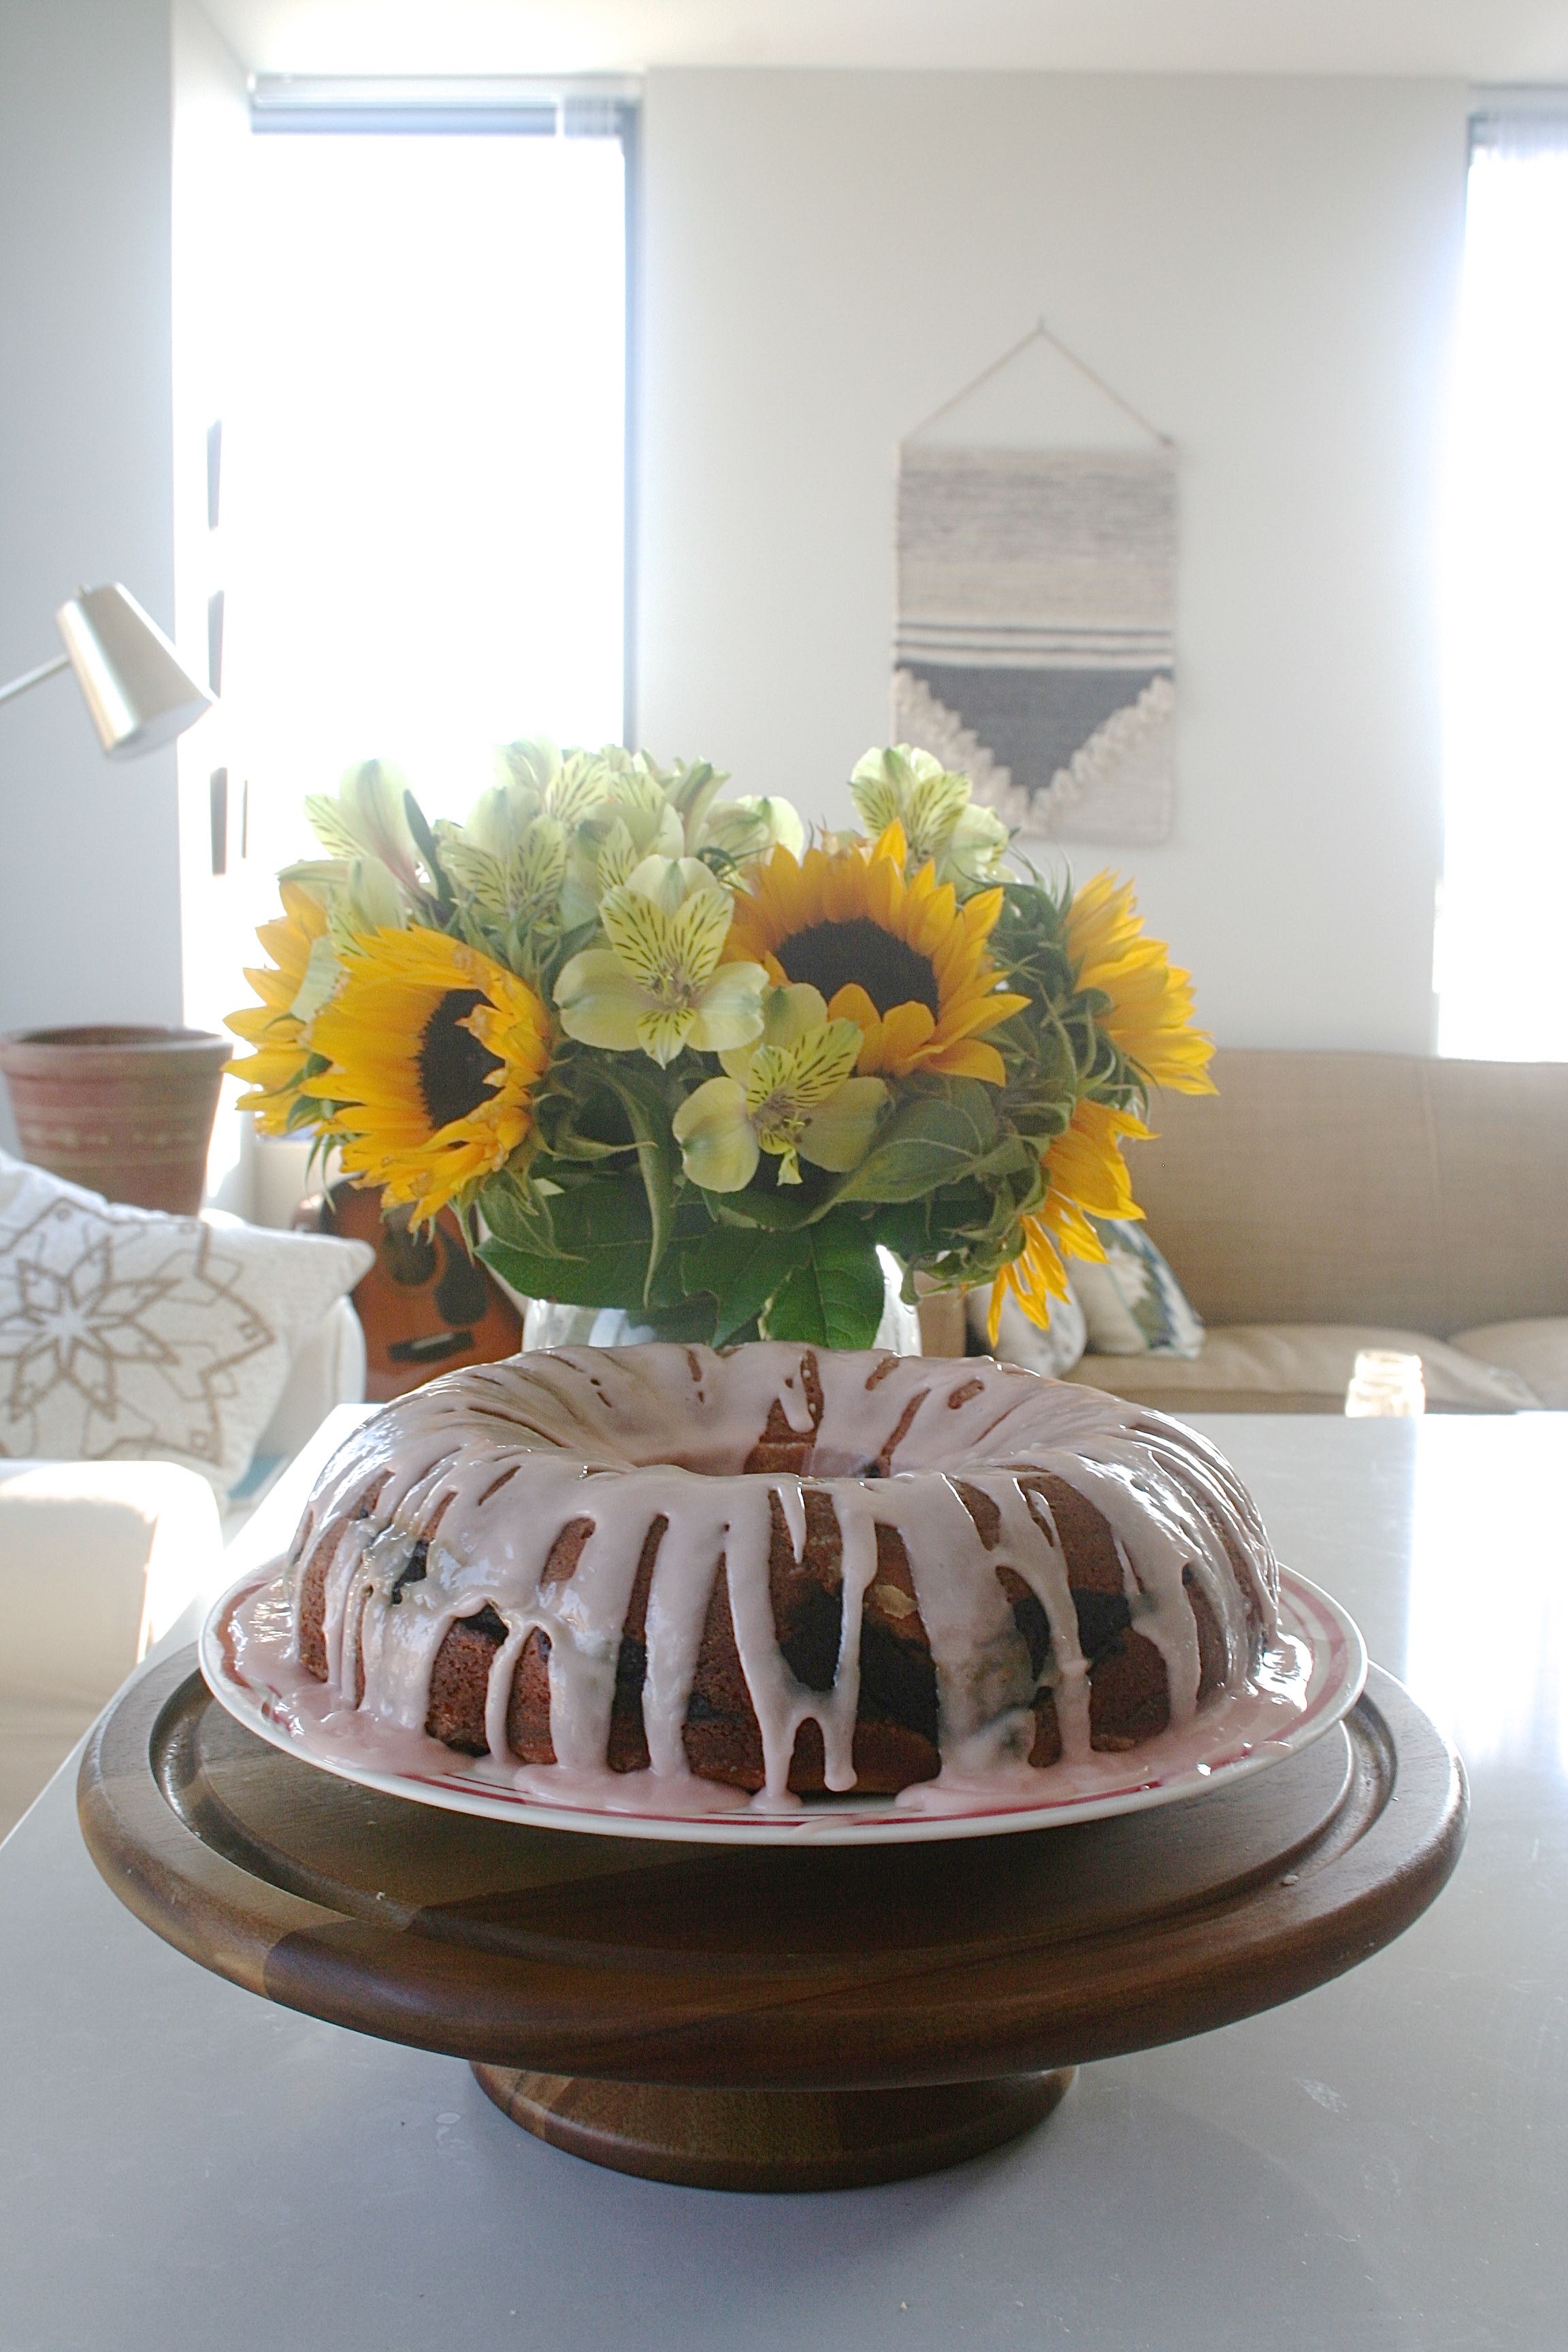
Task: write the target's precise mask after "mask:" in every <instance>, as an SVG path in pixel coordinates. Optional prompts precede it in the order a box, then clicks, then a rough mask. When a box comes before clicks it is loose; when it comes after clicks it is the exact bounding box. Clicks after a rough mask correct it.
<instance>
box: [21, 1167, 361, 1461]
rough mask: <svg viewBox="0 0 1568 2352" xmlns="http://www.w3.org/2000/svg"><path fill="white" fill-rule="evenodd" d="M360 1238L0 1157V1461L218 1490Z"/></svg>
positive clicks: (351, 1274) (347, 1272)
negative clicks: (134, 1474)
mask: <svg viewBox="0 0 1568 2352" xmlns="http://www.w3.org/2000/svg"><path fill="white" fill-rule="evenodd" d="M373 1264H374V1252H373V1251H371V1250H369V1249H367V1248H366V1247H365V1245H364V1244H363V1242H348V1241H337V1240H333V1239H330V1238H329V1237H327V1236H326V1235H324V1234H322V1235H317V1234H281V1233H271V1232H267V1231H264V1230H263V1229H262V1228H261V1227H259V1226H255V1225H231V1226H226V1227H223V1228H219V1227H216V1226H214V1225H209V1224H206V1223H204V1222H203V1221H202V1220H201V1219H200V1218H199V1217H168V1216H163V1215H162V1214H160V1213H158V1212H156V1211H154V1210H150V1209H128V1208H122V1207H121V1206H120V1205H119V1204H118V1203H115V1202H109V1201H105V1200H102V1199H101V1198H100V1196H99V1194H98V1193H96V1192H84V1191H83V1190H82V1189H81V1187H80V1186H79V1185H77V1184H68V1183H66V1182H65V1181H63V1180H62V1179H61V1178H60V1177H58V1176H51V1175H49V1174H48V1173H47V1171H45V1170H44V1169H42V1168H32V1167H27V1166H25V1165H24V1164H23V1163H22V1162H21V1161H20V1160H11V1159H8V1158H7V1157H6V1155H5V1153H4V1152H0V1455H6V1454H9V1455H13V1456H16V1455H27V1456H35V1457H41V1458H44V1459H47V1460H50V1461H60V1462H80V1461H117V1462H127V1461H132V1462H133V1461H145V1460H149V1459H155V1460H160V1461H171V1462H181V1463H184V1464H185V1465H187V1466H188V1467H189V1468H191V1469H193V1470H199V1471H200V1472H201V1473H202V1475H203V1476H204V1477H205V1478H207V1479H209V1480H210V1481H211V1483H212V1484H213V1486H216V1488H217V1489H218V1491H219V1493H220V1494H226V1493H227V1491H228V1489H229V1488H230V1487H231V1486H234V1485H235V1483H236V1481H237V1479H239V1478H240V1477H241V1476H242V1475H243V1474H244V1471H245V1469H246V1465H247V1463H248V1462H249V1460H250V1457H251V1454H252V1452H253V1451H254V1449H255V1445H256V1441H257V1439H258V1437H259V1435H260V1434H261V1432H262V1431H263V1430H264V1429H265V1428H266V1426H267V1423H268V1421H269V1420H270V1418H271V1415H272V1409H273V1407H274V1406H275V1405H276V1404H277V1402H278V1400H279V1397H280V1396H281V1395H282V1393H283V1387H284V1383H285V1381H287V1379H288V1377H289V1365H290V1364H291V1363H292V1361H293V1359H294V1356H295V1353H296V1350H297V1349H299V1347H300V1344H301V1342H302V1341H303V1340H304V1339H307V1338H308V1337H309V1335H310V1332H311V1331H312V1330H313V1329H314V1328H315V1327H316V1325H317V1324H318V1323H319V1322H320V1321H321V1318H322V1316H323V1315H324V1314H325V1313H326V1311H327V1309H328V1307H331V1305H332V1303H333V1301H334V1300H335V1299H338V1298H341V1297H343V1296H344V1294H345V1293H346V1292H348V1291H350V1290H352V1289H353V1286H354V1284H355V1283H356V1282H358V1280H359V1279H360V1277H361V1276H362V1275H363V1274H365V1273H367V1272H368V1271H369V1268H370V1267H371V1265H373Z"/></svg>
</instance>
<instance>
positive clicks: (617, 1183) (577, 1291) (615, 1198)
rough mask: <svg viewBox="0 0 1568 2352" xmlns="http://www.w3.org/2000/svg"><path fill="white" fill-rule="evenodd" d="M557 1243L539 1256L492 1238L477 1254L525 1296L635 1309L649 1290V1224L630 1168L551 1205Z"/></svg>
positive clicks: (560, 1197)
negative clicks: (622, 1173) (619, 1174)
mask: <svg viewBox="0 0 1568 2352" xmlns="http://www.w3.org/2000/svg"><path fill="white" fill-rule="evenodd" d="M550 1218H551V1224H552V1230H553V1234H554V1242H555V1246H554V1248H553V1249H552V1250H549V1251H545V1250H541V1249H537V1248H528V1247H523V1246H519V1245H518V1244H516V1243H514V1242H510V1241H501V1240H500V1239H499V1238H496V1237H492V1238H491V1239H490V1240H489V1241H487V1242H485V1243H483V1244H481V1245H480V1249H479V1255H480V1257H481V1258H482V1259H483V1260H484V1262H485V1264H486V1265H489V1266H493V1268H494V1269H495V1271H496V1273H497V1274H500V1275H504V1276H505V1277H506V1279H507V1281H508V1282H510V1284H511V1286H512V1287H513V1289H514V1290H521V1292H522V1293H523V1294H524V1296H525V1297H529V1298H559V1299H561V1300H563V1302H564V1303H565V1304H566V1305H568V1306H571V1307H626V1308H628V1309H635V1308H636V1307H637V1306H638V1305H639V1304H640V1302H641V1300H642V1298H643V1296H644V1293H645V1290H646V1288H647V1278H648V1248H649V1244H650V1243H651V1241H652V1238H653V1234H652V1222H651V1220H650V1218H649V1215H648V1205H647V1194H646V1192H644V1190H643V1185H642V1181H641V1179H640V1177H639V1176H638V1175H637V1172H636V1171H634V1170H631V1169H628V1170H627V1171H626V1172H625V1174H624V1175H621V1176H618V1177H616V1178H614V1179H611V1178H608V1177H605V1176H599V1177H596V1178H595V1180H594V1181H593V1182H592V1183H588V1184H584V1185H582V1186H581V1187H580V1188H579V1189H578V1190H576V1191H574V1192H561V1193H559V1194H557V1195H556V1196H555V1197H554V1198H553V1199H552V1202H551V1204H550Z"/></svg>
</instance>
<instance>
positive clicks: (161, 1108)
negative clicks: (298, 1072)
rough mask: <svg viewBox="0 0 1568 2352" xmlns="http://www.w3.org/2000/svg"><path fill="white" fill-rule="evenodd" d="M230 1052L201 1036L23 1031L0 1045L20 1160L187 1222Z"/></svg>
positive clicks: (200, 1185)
mask: <svg viewBox="0 0 1568 2352" xmlns="http://www.w3.org/2000/svg"><path fill="white" fill-rule="evenodd" d="M233 1050H234V1049H233V1047H232V1046H230V1045H228V1044H227V1043H226V1041H225V1039H223V1038H222V1037H218V1036H215V1035H214V1034H212V1033H211V1032H210V1031H209V1030H205V1029H127V1028H110V1027H107V1026H100V1027H95V1028H87V1029H24V1030H19V1031H17V1032H16V1034H14V1035H12V1036H9V1037H0V1070H3V1071H4V1072H5V1085H6V1087H7V1089H8V1091H9V1093H10V1097H11V1113H12V1117H13V1118H15V1119H16V1133H17V1136H18V1138H19V1139H20V1141H21V1146H22V1156H23V1158H24V1159H26V1160H31V1161H32V1162H33V1164H34V1166H35V1167H38V1168H47V1169H48V1170H50V1171H51V1172H52V1173H53V1174H54V1175H56V1176H65V1177H68V1179H69V1181H71V1182H72V1183H73V1184H85V1185H86V1186H87V1188H88V1190H89V1192H102V1193H103V1194H105V1195H106V1196H107V1198H108V1199H110V1201H126V1202H130V1203H131V1204H132V1206H133V1207H135V1208H138V1209H172V1210H174V1212H175V1213H177V1214H179V1215H182V1216H194V1215H195V1212H196V1211H197V1209H199V1208H200V1206H201V1203H202V1193H203V1192H204V1191H205V1185H206V1165H207V1146H208V1144H209V1143H210V1142H211V1140H212V1129H213V1118H214V1114H215V1113H216V1109H217V1097H218V1086H219V1082H220V1080H221V1079H222V1076H223V1072H224V1066H225V1064H226V1062H227V1060H228V1057H229V1055H230V1054H231V1052H232V1051H233Z"/></svg>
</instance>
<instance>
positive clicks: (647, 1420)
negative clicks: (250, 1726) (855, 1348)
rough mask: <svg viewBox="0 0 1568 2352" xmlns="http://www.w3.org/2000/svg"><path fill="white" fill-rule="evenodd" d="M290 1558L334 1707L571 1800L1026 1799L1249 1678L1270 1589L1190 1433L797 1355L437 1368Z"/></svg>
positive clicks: (352, 1458)
mask: <svg viewBox="0 0 1568 2352" xmlns="http://www.w3.org/2000/svg"><path fill="white" fill-rule="evenodd" d="M288 1573H289V1585H288V1592H289V1600H288V1609H289V1621H288V1622H289V1628H290V1639H291V1641H292V1643H293V1651H294V1656H295V1659H296V1662H297V1664H298V1666H299V1667H301V1668H302V1669H303V1670H304V1671H305V1673H306V1674H308V1675H310V1676H312V1677H314V1678H315V1680H316V1681H317V1682H318V1683H324V1684H326V1685H328V1686H329V1691H330V1693H331V1697H332V1702H333V1705H334V1706H336V1707H337V1708H338V1709H340V1710H342V1711H345V1712H346V1711H347V1710H350V1709H357V1710H358V1713H357V1716H356V1717H355V1720H356V1722H359V1723H363V1722H365V1720H366V1718H370V1719H371V1720H372V1721H374V1722H376V1723H379V1724H382V1725H384V1726H385V1727H387V1729H388V1731H389V1732H394V1731H401V1732H403V1733H410V1732H412V1733H420V1732H423V1733H426V1734H427V1735H429V1737H431V1738H434V1739H437V1740H439V1741H443V1742H445V1744H446V1745H447V1747H448V1748H455V1749H458V1750H460V1751H462V1752H464V1753H466V1754H468V1755H469V1756H478V1757H488V1758H489V1759H490V1760H489V1764H488V1765H487V1766H486V1768H485V1769H487V1770H488V1771H490V1772H492V1773H493V1771H494V1769H496V1767H497V1766H498V1765H504V1766H505V1767H507V1768H508V1769H509V1771H515V1772H516V1773H517V1774H518V1777H519V1779H520V1780H521V1784H522V1785H523V1786H524V1787H527V1788H529V1789H531V1790H532V1791H533V1792H534V1793H536V1794H538V1795H541V1796H542V1795H546V1794H551V1795H553V1796H555V1797H556V1798H557V1799H558V1800H559V1801H562V1802H567V1803H570V1802H575V1801H583V1800H584V1799H587V1800H588V1801H605V1797H606V1796H607V1795H609V1793H610V1776H627V1775H637V1774H641V1775H643V1776H645V1779H644V1781H643V1783H642V1786H643V1787H644V1788H645V1789H656V1790H658V1791H660V1792H662V1793H663V1795H664V1797H665V1798H666V1799H667V1800H668V1797H669V1796H670V1795H671V1793H672V1784H675V1783H679V1787H680V1790H681V1791H682V1801H683V1802H690V1801H697V1802H702V1801H707V1802H710V1803H712V1802H719V1803H724V1802H728V1803H735V1802H740V1801H743V1799H742V1798H739V1797H737V1796H735V1795H733V1794H726V1793H722V1792H734V1791H765V1792H766V1796H765V1799H764V1801H786V1802H787V1801H788V1796H787V1794H786V1792H788V1791H794V1792H795V1793H796V1794H801V1795H809V1794H811V1793H813V1792H820V1791H823V1790H857V1791H859V1792H864V1793H872V1792H878V1793H883V1794H887V1793H891V1792H894V1791H897V1790H907V1789H911V1788H912V1787H913V1786H914V1785H915V1784H917V1783H922V1782H926V1781H929V1780H932V1779H934V1778H935V1777H936V1776H938V1775H939V1774H940V1775H941V1776H942V1780H943V1781H944V1783H945V1784H947V1785H949V1786H956V1787H973V1786H974V1785H976V1784H980V1785H984V1786H985V1787H987V1788H990V1787H994V1786H996V1785H998V1784H1000V1783H1006V1784H1008V1785H1009V1786H1010V1787H1016V1786H1018V1785H1020V1784H1022V1783H1025V1782H1027V1783H1029V1784H1031V1785H1037V1783H1036V1781H1035V1775H1036V1774H1037V1772H1038V1771H1039V1770H1041V1769H1044V1768H1048V1767H1049V1766H1051V1765H1053V1764H1056V1763H1057V1762H1058V1759H1060V1760H1064V1761H1065V1762H1066V1763H1068V1764H1069V1765H1070V1764H1073V1763H1074V1762H1079V1763H1082V1762H1083V1761H1084V1760H1085V1759H1088V1758H1089V1756H1090V1755H1091V1753H1092V1751H1093V1750H1096V1749H1100V1750H1107V1749H1109V1750H1119V1749H1127V1748H1133V1747H1135V1746H1139V1745H1141V1744H1142V1742H1144V1741H1146V1740H1148V1739H1150V1738H1153V1737H1154V1736H1155V1735H1157V1734H1159V1733H1161V1732H1163V1731H1164V1730H1165V1729H1167V1727H1180V1726H1182V1725H1184V1724H1187V1723H1190V1722H1191V1721H1192V1719H1193V1718H1194V1716H1195V1715H1196V1714H1197V1712H1198V1711H1199V1710H1201V1709H1203V1708H1205V1706H1207V1705H1209V1704H1210V1703H1212V1702H1213V1701H1214V1700H1215V1698H1216V1697H1218V1696H1221V1695H1224V1694H1236V1693H1240V1692H1242V1691H1244V1690H1246V1688H1247V1686H1248V1681H1249V1677H1250V1676H1251V1675H1253V1674H1254V1672H1255V1671H1256V1670H1257V1668H1258V1664H1259V1662H1260V1660H1262V1659H1263V1657H1264V1655H1265V1653H1266V1651H1267V1648H1268V1643H1269V1640H1270V1638H1271V1636H1272V1634H1273V1633H1274V1631H1275V1629H1276V1622H1277V1621H1276V1604H1277V1600H1278V1593H1279V1583H1278V1570H1277V1568H1276V1566H1275V1562H1274V1559H1273V1555H1272V1553H1271V1552H1270V1550H1269V1548H1268V1540H1267V1538H1266V1537H1265V1535H1264V1532H1263V1529H1262V1527H1261V1525H1260V1523H1259V1521H1258V1515H1257V1512H1256V1510H1255V1509H1254V1507H1253V1506H1252V1504H1251V1502H1250V1500H1249V1499H1248V1497H1247V1494H1246V1492H1245V1490H1244V1489H1243V1488H1242V1486H1240V1484H1239V1482H1238V1480H1237V1477H1236V1475H1235V1474H1234V1472H1233V1471H1232V1470H1231V1469H1230V1468H1229V1467H1228V1465H1226V1463H1225V1461H1224V1460H1223V1459H1222V1457H1221V1456H1220V1455H1219V1454H1216V1453H1215V1451H1214V1449H1213V1448H1212V1447H1211V1446H1210V1445H1209V1444H1207V1443H1206V1442H1205V1440H1204V1439H1202V1438H1201V1437H1199V1436H1198V1435H1196V1434H1195V1433H1194V1432H1193V1431H1191V1430H1189V1429H1185V1428H1184V1427H1182V1426H1181V1425H1180V1424H1178V1423H1174V1422H1172V1421H1168V1420H1166V1419H1164V1418H1163V1416H1162V1415H1161V1414H1159V1413H1156V1412H1149V1411H1147V1410H1146V1409H1144V1408H1143V1407H1142V1406H1134V1405H1130V1404H1125V1403H1123V1402H1121V1401H1120V1400H1118V1399H1116V1398H1112V1397H1109V1396H1103V1395H1101V1394H1100V1393H1098V1392H1097V1391H1093V1390H1089V1389H1083V1388H1079V1387H1073V1386H1066V1385H1062V1384H1059V1383H1057V1382H1054V1381H1045V1380H1041V1379H1040V1378H1038V1377H1037V1375H1036V1374H1035V1373H1033V1372H1029V1371H1026V1370H1022V1369H1021V1368H1020V1367H1018V1366H1016V1365H1011V1364H996V1363H992V1362H990V1361H989V1360H974V1359H969V1360H963V1359H958V1360H948V1359H943V1360H931V1359H921V1358H919V1357H915V1358H910V1357H899V1356H894V1355H889V1354H883V1353H877V1352H873V1353H869V1354H854V1353H843V1354H838V1353H830V1352H827V1351H826V1350H824V1351H817V1350H815V1349H811V1348H808V1347H802V1346H796V1345H792V1344H785V1343H783V1342H765V1343H758V1344H754V1345H751V1346H745V1347H738V1348H733V1349H719V1350H717V1351H716V1350H714V1349H707V1348H687V1347H680V1346H672V1345H666V1344H662V1343H649V1344H647V1345H645V1346H638V1347H629V1348H609V1349H594V1348H563V1349H556V1350H552V1351H550V1352H547V1353H540V1354H532V1355H522V1356H516V1357H513V1358H511V1359H510V1360H509V1361H507V1362H503V1363H492V1364H480V1365H475V1366H472V1367H469V1368H468V1369H465V1370H459V1371H454V1372H451V1373H448V1374H447V1375H446V1376H445V1377H444V1378H442V1379H439V1380H436V1381H431V1382H430V1383H429V1385H428V1386H427V1387H425V1388H422V1389H418V1390H416V1391H414V1392H413V1393H412V1394H410V1395H406V1396H404V1397H401V1398H399V1399H397V1400H396V1401H395V1402H394V1403H392V1404H390V1405H387V1406H386V1407H385V1408H384V1410H383V1411H382V1412H379V1413H377V1414H376V1415H375V1416H374V1418H373V1419H372V1420H370V1421H368V1422H366V1423H364V1425H363V1427H362V1428H361V1429H360V1430H358V1431H356V1433H355V1434H354V1435H353V1438H352V1439H351V1440H350V1442H349V1443H348V1444H346V1445H345V1446H344V1447H343V1448H342V1450H341V1451H340V1452H339V1454H337V1455H336V1456H335V1458H334V1459H333V1460H332V1462H331V1464H330V1465H329V1467H328V1468H327V1470H326V1472H325V1473H324V1474H323V1475H322V1477H321V1480H320V1482H319V1484H318V1486H317V1488H316V1491H315V1493H314V1495H313V1496H312V1497H311V1499H310V1506H309V1508H308V1509H307V1511H306V1513H305V1516H304V1518H303V1521H302V1523H301V1525H300V1529H299V1532H298V1535H297V1537H296V1538H295V1542H294V1545H293V1548H292V1550H291V1552H290V1555H289V1564H288ZM619 1787H620V1792H621V1796H622V1799H623V1801H624V1800H625V1799H626V1798H627V1797H629V1796H630V1794H631V1783H630V1782H629V1781H626V1780H624V1779H623V1780H622V1781H621V1782H620V1784H619Z"/></svg>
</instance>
